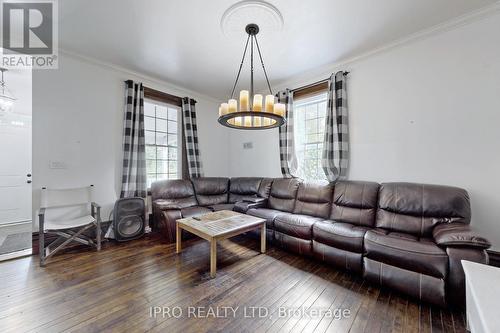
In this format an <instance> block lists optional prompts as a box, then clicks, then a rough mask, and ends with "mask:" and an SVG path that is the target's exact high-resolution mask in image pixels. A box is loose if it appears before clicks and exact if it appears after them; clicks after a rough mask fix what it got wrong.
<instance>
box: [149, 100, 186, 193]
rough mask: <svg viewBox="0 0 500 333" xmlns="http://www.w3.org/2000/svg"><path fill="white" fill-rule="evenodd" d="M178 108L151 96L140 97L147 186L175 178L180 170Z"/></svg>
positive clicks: (178, 175) (178, 176)
mask: <svg viewBox="0 0 500 333" xmlns="http://www.w3.org/2000/svg"><path fill="white" fill-rule="evenodd" d="M179 113H180V109H179V107H177V106H173V105H169V104H165V103H161V102H158V101H155V100H149V99H147V100H145V101H144V129H145V136H146V170H147V183H148V188H150V187H151V183H153V182H154V181H156V180H162V179H178V178H180V173H181V170H182V169H181V141H180V140H181V129H180V127H179V126H180V122H178V121H177V120H178V119H179Z"/></svg>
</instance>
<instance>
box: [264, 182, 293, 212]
mask: <svg viewBox="0 0 500 333" xmlns="http://www.w3.org/2000/svg"><path fill="white" fill-rule="evenodd" d="M299 184H300V180H299V179H297V178H279V179H275V180H274V181H273V184H272V186H271V193H270V194H269V208H272V209H277V210H281V211H283V212H289V213H291V212H292V211H293V208H294V207H295V197H296V196H297V190H298V188H299Z"/></svg>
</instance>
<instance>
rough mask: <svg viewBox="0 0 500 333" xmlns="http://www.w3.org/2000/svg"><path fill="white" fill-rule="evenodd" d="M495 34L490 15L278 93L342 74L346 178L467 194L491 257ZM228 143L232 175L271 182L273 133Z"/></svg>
mask: <svg viewBox="0 0 500 333" xmlns="http://www.w3.org/2000/svg"><path fill="white" fill-rule="evenodd" d="M499 32H500V14H499V13H496V14H494V15H492V16H489V17H486V18H483V19H481V20H479V21H475V22H471V23H470V24H467V25H465V26H460V27H457V28H455V29H453V30H450V31H444V32H441V33H439V34H434V35H432V36H429V37H427V38H425V39H421V40H417V41H414V42H411V43H406V44H404V45H400V46H399V47H396V48H393V49H390V50H388V51H385V52H383V53H378V54H375V55H372V56H369V57H367V58H364V59H361V60H358V61H354V62H352V63H349V64H347V65H346V66H343V67H342V68H335V67H336V66H331V67H330V68H329V69H328V71H324V72H322V73H317V75H313V76H308V75H307V74H306V75H303V76H302V77H297V78H293V79H292V80H290V81H289V82H288V84H285V85H283V86H282V87H280V88H283V87H286V86H288V87H290V88H293V87H295V86H297V84H298V85H300V83H307V82H314V81H316V80H318V79H322V78H325V77H328V76H329V73H331V72H333V71H334V70H338V69H347V70H349V71H350V72H351V74H350V75H349V82H348V97H349V106H350V126H349V127H350V133H351V168H350V178H351V179H358V180H373V181H379V182H382V181H413V182H425V183H436V184H449V185H455V186H460V187H463V188H466V189H467V190H468V191H469V193H470V195H471V200H472V209H473V213H472V214H473V222H472V224H473V227H474V228H476V229H478V230H479V231H480V232H481V233H482V234H483V235H484V236H487V237H488V238H489V239H490V240H492V242H493V244H494V249H496V250H500V211H499V210H498V207H500V176H499V170H500V153H499V149H500V130H499V124H500V33H499ZM230 138H231V146H230V154H231V156H232V157H233V158H231V160H230V168H229V169H230V174H231V176H239V175H267V176H279V175H280V170H279V162H278V160H279V152H278V134H277V131H273V132H267V133H264V132H262V133H255V132H251V133H245V132H243V131H231V133H230ZM247 141H253V143H254V149H253V150H243V148H242V143H243V142H247ZM236 157H237V158H236Z"/></svg>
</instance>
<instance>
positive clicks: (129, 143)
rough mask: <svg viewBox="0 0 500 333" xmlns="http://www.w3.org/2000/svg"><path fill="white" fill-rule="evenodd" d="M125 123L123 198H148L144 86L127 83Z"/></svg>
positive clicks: (138, 83) (136, 83) (129, 81)
mask: <svg viewBox="0 0 500 333" xmlns="http://www.w3.org/2000/svg"><path fill="white" fill-rule="evenodd" d="M125 84H126V91H125V117H124V121H123V174H122V191H121V194H120V197H121V198H129V197H141V198H145V197H146V190H147V189H146V187H147V185H146V148H145V147H146V145H145V139H144V86H143V85H142V83H140V82H133V81H132V80H128V81H127V82H125Z"/></svg>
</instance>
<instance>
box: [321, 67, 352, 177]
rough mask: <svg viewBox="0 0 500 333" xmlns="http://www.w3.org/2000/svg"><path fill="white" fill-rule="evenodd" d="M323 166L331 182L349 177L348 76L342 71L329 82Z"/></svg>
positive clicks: (333, 75)
mask: <svg viewBox="0 0 500 333" xmlns="http://www.w3.org/2000/svg"><path fill="white" fill-rule="evenodd" d="M326 111H327V114H326V120H325V138H324V142H323V155H322V160H321V166H322V168H323V171H324V172H325V175H326V177H327V179H328V180H329V181H330V182H335V181H337V180H342V179H346V178H347V170H348V166H349V123H348V120H349V117H348V109H347V93H346V76H345V75H344V72H342V71H340V72H337V73H336V74H332V76H331V77H330V80H329V82H328V104H327V110H326Z"/></svg>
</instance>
